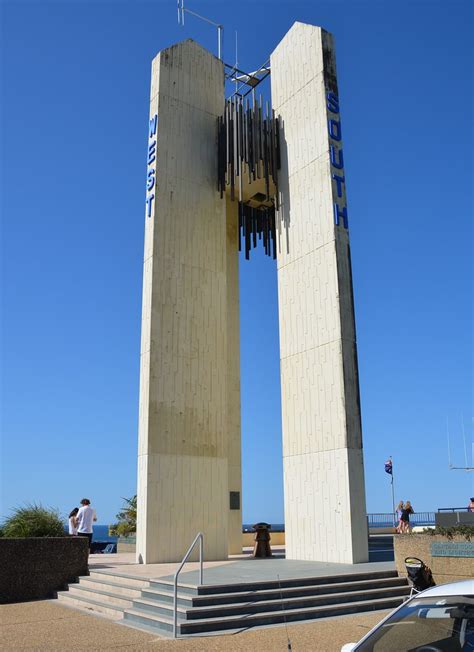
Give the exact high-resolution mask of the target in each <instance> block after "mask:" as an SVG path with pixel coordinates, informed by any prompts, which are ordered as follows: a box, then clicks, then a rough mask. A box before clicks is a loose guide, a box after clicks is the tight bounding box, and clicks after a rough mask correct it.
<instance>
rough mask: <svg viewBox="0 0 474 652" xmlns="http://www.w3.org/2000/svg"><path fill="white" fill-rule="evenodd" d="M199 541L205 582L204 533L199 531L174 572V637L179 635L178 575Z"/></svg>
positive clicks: (200, 559) (200, 571)
mask: <svg viewBox="0 0 474 652" xmlns="http://www.w3.org/2000/svg"><path fill="white" fill-rule="evenodd" d="M198 541H199V584H203V572H202V565H203V559H204V535H203V533H202V532H198V533H197V534H196V537H195V539H194V541H193V542H192V544H191V545H190V546H189V550H188V552H187V553H186V554H185V555H184V557H183V561H182V562H181V564H180V566H179V568H178V570H177V571H176V573H175V574H174V595H173V638H176V637H177V632H178V575H179V574H180V572H181V570H182V568H183V566H184V564H185V563H186V562H187V561H188V557H189V556H190V554H191V553H192V551H193V549H194V546H195V545H196V543H197V542H198Z"/></svg>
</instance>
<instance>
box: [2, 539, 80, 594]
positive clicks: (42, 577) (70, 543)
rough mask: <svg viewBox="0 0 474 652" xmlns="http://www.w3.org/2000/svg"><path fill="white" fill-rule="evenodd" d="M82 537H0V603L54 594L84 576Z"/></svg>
mask: <svg viewBox="0 0 474 652" xmlns="http://www.w3.org/2000/svg"><path fill="white" fill-rule="evenodd" d="M88 554H89V550H88V541H87V539H86V538H85V537H55V538H47V537H44V538H28V539H0V603H1V604H6V603H10V602H24V601H25V600H38V599H41V598H43V599H44V598H52V597H55V593H56V591H61V590H64V589H66V588H67V585H68V584H69V583H70V582H74V581H76V580H77V578H78V577H79V576H80V575H88V573H89V570H88V566H87V558H88Z"/></svg>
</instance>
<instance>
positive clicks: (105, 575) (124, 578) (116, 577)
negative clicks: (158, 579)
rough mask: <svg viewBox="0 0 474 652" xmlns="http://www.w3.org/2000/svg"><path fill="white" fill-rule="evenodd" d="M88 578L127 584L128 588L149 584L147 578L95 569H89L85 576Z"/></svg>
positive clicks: (139, 587)
mask: <svg viewBox="0 0 474 652" xmlns="http://www.w3.org/2000/svg"><path fill="white" fill-rule="evenodd" d="M87 577H89V578H90V579H98V580H103V581H104V582H111V583H112V584H120V586H129V587H130V588H135V589H141V588H144V587H146V586H149V584H150V582H149V580H148V579H144V578H143V577H139V576H136V575H126V574H125V573H115V572H114V573H111V572H109V571H102V570H96V571H91V572H90V573H89V575H88V576H87Z"/></svg>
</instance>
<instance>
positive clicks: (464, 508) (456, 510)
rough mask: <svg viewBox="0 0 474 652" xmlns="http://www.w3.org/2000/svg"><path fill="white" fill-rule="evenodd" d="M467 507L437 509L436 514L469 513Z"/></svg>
mask: <svg viewBox="0 0 474 652" xmlns="http://www.w3.org/2000/svg"><path fill="white" fill-rule="evenodd" d="M469 511H470V510H469V507H466V506H465V505H464V507H438V512H469Z"/></svg>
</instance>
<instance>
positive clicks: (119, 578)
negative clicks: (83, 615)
mask: <svg viewBox="0 0 474 652" xmlns="http://www.w3.org/2000/svg"><path fill="white" fill-rule="evenodd" d="M149 584H150V583H149V582H148V580H144V579H140V578H137V577H130V576H128V575H120V574H114V575H112V574H110V573H103V572H101V571H91V573H90V575H87V576H84V577H80V578H79V583H78V584H70V585H69V590H68V591H59V592H58V600H59V601H60V602H62V603H64V604H65V605H66V606H69V607H75V608H76V609H82V610H83V611H88V612H91V611H92V612H95V613H100V614H102V615H104V616H107V617H109V618H112V619H113V620H122V619H123V612H124V610H125V609H127V608H131V607H132V606H133V601H134V600H135V599H138V598H140V597H141V592H142V589H145V588H147V587H148V586H149Z"/></svg>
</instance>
